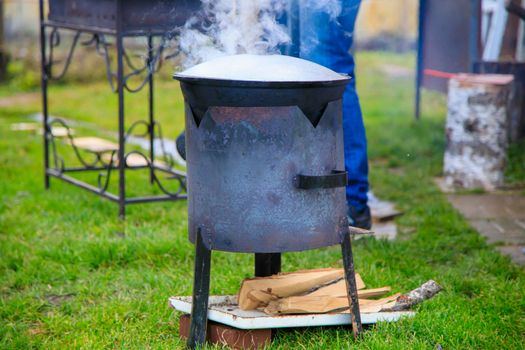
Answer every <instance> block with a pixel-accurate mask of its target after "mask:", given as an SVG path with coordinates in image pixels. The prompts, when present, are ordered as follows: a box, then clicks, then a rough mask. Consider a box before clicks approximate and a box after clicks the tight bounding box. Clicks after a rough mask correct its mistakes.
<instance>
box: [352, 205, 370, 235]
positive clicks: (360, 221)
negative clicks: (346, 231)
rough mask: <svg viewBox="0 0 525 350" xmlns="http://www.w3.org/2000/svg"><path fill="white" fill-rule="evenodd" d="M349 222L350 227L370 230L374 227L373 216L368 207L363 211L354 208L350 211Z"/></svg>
mask: <svg viewBox="0 0 525 350" xmlns="http://www.w3.org/2000/svg"><path fill="white" fill-rule="evenodd" d="M348 222H349V224H350V226H354V227H359V228H362V229H365V230H370V228H371V227H372V215H370V208H369V207H368V205H367V206H366V208H365V209H363V210H361V211H356V210H355V209H354V208H353V207H350V208H349V209H348Z"/></svg>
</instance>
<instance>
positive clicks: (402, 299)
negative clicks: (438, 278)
mask: <svg viewBox="0 0 525 350" xmlns="http://www.w3.org/2000/svg"><path fill="white" fill-rule="evenodd" d="M441 290H442V287H441V286H440V285H439V284H437V283H436V282H435V281H433V280H430V281H428V282H425V283H423V284H422V285H421V286H420V287H418V288H416V289H414V290H412V291H410V292H408V293H406V294H403V295H401V296H399V298H397V299H396V301H395V303H392V304H391V305H385V306H384V307H383V308H382V309H381V311H402V310H408V309H410V308H411V307H412V306H414V305H417V304H420V303H422V302H423V301H425V300H427V299H430V298H432V297H433V296H434V295H436V294H437V293H439V292H440V291H441Z"/></svg>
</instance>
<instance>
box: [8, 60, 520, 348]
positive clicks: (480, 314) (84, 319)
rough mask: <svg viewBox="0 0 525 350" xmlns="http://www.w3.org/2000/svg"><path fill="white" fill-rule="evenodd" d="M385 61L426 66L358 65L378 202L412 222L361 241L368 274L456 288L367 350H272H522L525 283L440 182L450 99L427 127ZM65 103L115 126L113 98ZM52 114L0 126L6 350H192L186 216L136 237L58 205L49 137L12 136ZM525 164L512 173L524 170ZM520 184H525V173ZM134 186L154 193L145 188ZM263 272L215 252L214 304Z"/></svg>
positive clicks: (165, 97) (168, 120) (311, 255)
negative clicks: (186, 336) (186, 315)
mask: <svg viewBox="0 0 525 350" xmlns="http://www.w3.org/2000/svg"><path fill="white" fill-rule="evenodd" d="M385 62H388V63H392V62H394V63H396V64H403V65H406V66H408V67H411V66H412V65H413V62H414V60H413V57H411V56H406V55H405V56H399V55H391V54H378V53H362V54H360V55H359V56H358V66H359V76H358V84H359V90H360V93H361V99H362V104H363V110H364V115H365V123H366V126H367V133H368V140H369V144H370V157H371V164H372V166H371V174H370V178H371V184H372V187H373V190H374V192H375V193H376V194H377V195H379V196H380V197H381V198H385V199H389V200H393V201H395V202H396V203H397V204H398V206H399V207H400V208H401V209H402V210H403V211H405V215H404V216H402V217H400V218H399V219H398V220H397V223H398V225H399V227H400V229H401V234H400V239H399V240H397V241H395V242H387V241H382V240H374V239H362V240H359V241H357V242H355V245H354V247H355V252H354V255H355V258H356V266H357V270H358V271H359V272H361V274H362V275H363V277H364V279H365V282H367V284H368V285H369V286H371V287H376V286H377V287H378V286H384V285H390V286H392V288H393V290H394V291H395V292H402V291H406V290H409V289H411V288H414V287H416V286H418V285H420V284H421V283H423V282H425V281H426V280H428V279H435V280H436V281H438V282H439V283H440V284H442V285H443V287H444V288H445V289H444V291H443V292H442V293H441V294H439V295H438V296H437V297H435V298H434V299H432V300H430V301H428V302H425V303H423V304H422V305H420V306H418V307H416V311H417V316H416V317H415V318H413V319H406V320H403V321H400V322H397V323H392V324H387V323H380V324H378V325H376V326H374V327H369V328H367V330H366V332H365V333H364V335H363V338H362V339H360V340H359V341H358V342H355V341H354V340H353V339H352V336H351V332H350V331H349V330H348V329H346V328H337V327H336V328H318V329H312V330H292V331H280V332H278V333H277V337H276V339H275V340H274V342H273V343H272V346H271V348H272V349H347V348H356V349H407V348H409V349H435V348H436V347H437V346H438V345H441V346H442V347H443V348H444V349H521V348H523V344H524V343H525V320H524V317H525V298H524V297H523V291H524V290H525V281H524V277H525V273H524V272H523V270H522V269H519V268H517V267H515V266H513V265H512V264H511V263H510V261H509V259H508V258H505V257H502V256H500V255H499V254H498V253H497V252H496V251H495V250H494V249H493V248H492V247H490V246H488V245H487V244H486V243H485V242H484V240H483V239H482V238H480V236H479V235H478V234H477V233H476V232H475V231H474V230H473V229H472V228H470V227H469V226H468V224H467V223H466V221H465V220H464V219H463V218H462V217H461V216H460V215H459V214H458V213H457V212H456V211H455V210H454V209H453V208H452V207H451V206H450V205H449V204H448V202H447V200H446V198H445V196H444V195H443V194H442V193H440V192H439V191H438V189H437V188H436V187H435V186H434V185H433V183H432V177H434V176H438V175H439V174H440V171H441V159H442V155H443V148H444V135H443V129H444V127H443V124H444V117H445V104H444V98H443V97H442V96H440V95H435V94H425V96H424V98H425V104H424V110H423V112H424V113H423V119H422V120H421V121H420V122H415V121H414V120H413V117H412V105H413V103H412V97H413V81H412V80H411V79H391V78H389V77H388V76H386V75H385V74H384V73H383V72H382V71H381V69H380V67H381V64H382V63H385ZM159 85H160V86H159V88H158V89H157V92H158V93H157V101H158V102H159V105H158V108H157V111H158V112H159V119H160V120H161V123H163V124H164V125H165V129H166V130H168V131H167V132H166V134H167V135H168V136H173V135H175V134H176V133H177V132H178V131H179V130H181V129H182V124H181V121H182V113H183V111H182V101H181V96H180V92H179V91H178V88H177V85H176V83H172V82H170V81H169V80H165V81H162V82H160V84H159ZM90 95H92V97H93V98H94V102H89V101H88V100H87V97H89V96H90ZM107 95H109V96H107ZM51 96H52V106H53V108H52V110H51V112H52V113H53V114H56V115H63V116H65V117H68V118H73V117H74V118H78V119H82V120H85V121H89V122H94V123H97V124H98V125H100V126H102V127H106V128H114V127H115V118H114V115H113V114H110V112H111V111H114V109H115V105H114V102H115V96H114V95H113V96H112V95H110V94H109V93H107V89H106V86H104V85H103V84H84V85H75V86H69V87H66V86H59V87H55V88H53V90H52V92H51ZM142 97H145V96H142ZM127 100H128V101H129V102H128V103H129V104H128V110H129V112H130V114H131V116H130V120H131V119H133V118H138V117H140V116H142V115H143V114H144V111H145V106H144V105H143V102H142V101H144V99H142V100H141V97H140V96H133V98H129V99H127ZM38 108H39V106H38V105H26V106H23V107H18V108H9V109H4V110H2V111H0V135H1V137H0V167H1V170H2V171H1V172H0V176H1V178H0V348H5V349H25V348H43V349H48V348H61V349H71V348H82V349H84V348H88V349H101V348H123V349H129V348H140V349H142V348H153V349H157V348H162V349H164V348H166V349H167V348H182V347H183V342H181V341H180V340H179V338H178V323H177V316H178V315H177V314H176V313H175V312H173V311H172V310H171V309H170V308H169V307H168V306H167V298H168V297H169V296H170V295H186V294H190V293H191V283H192V262H193V256H194V252H193V247H192V245H191V244H190V243H189V242H188V241H187V238H186V235H187V228H186V225H187V217H186V203H184V202H179V203H161V204H149V205H139V206H131V207H129V210H128V218H127V220H126V221H125V222H122V221H119V220H118V219H117V208H116V206H115V205H114V204H112V203H110V202H107V201H104V200H101V199H99V198H97V197H95V196H93V195H91V194H89V193H86V192H84V191H81V190H80V189H77V188H73V187H71V186H69V185H67V184H64V183H60V182H58V181H53V182H52V189H51V190H50V191H44V190H43V179H42V146H41V140H40V138H39V137H37V136H35V135H31V134H25V133H19V132H18V133H15V132H12V131H10V130H9V124H10V123H13V122H17V121H24V120H25V116H26V114H27V113H30V112H36V111H38ZM516 147H518V146H516ZM518 149H519V148H518ZM516 153H517V155H511V157H513V158H512V159H523V158H520V157H522V156H521V155H520V154H519V151H516ZM520 169H521V170H520ZM508 177H513V178H512V179H513V181H516V182H519V181H521V182H522V181H523V180H524V177H523V167H519V166H518V167H517V169H516V170H512V169H511V170H510V171H509V174H508ZM130 181H133V182H134V186H135V187H137V188H139V189H138V190H147V189H149V185H148V184H147V181H146V177H145V176H142V175H137V176H135V177H133V178H132V179H131V180H130ZM340 259H341V257H340V251H339V249H338V247H330V248H325V249H319V250H314V251H308V252H303V253H293V254H292V253H290V254H285V255H284V258H283V269H284V270H286V271H290V270H296V269H300V268H315V267H327V266H340V264H341V263H340ZM252 270H253V257H252V256H251V255H248V254H228V253H220V252H214V254H213V262H212V281H211V292H212V293H213V294H229V293H235V292H236V291H237V289H238V287H239V283H240V281H241V280H242V279H243V278H245V277H247V276H251V274H252Z"/></svg>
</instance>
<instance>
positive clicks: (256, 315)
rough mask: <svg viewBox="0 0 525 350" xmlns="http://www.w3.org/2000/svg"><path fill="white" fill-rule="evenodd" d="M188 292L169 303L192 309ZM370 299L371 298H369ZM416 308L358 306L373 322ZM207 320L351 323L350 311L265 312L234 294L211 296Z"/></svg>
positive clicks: (272, 324) (264, 324)
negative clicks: (242, 305)
mask: <svg viewBox="0 0 525 350" xmlns="http://www.w3.org/2000/svg"><path fill="white" fill-rule="evenodd" d="M191 301H192V297H191V296H178V297H171V298H170V299H169V304H170V305H171V306H172V307H173V308H174V309H175V310H178V311H181V312H183V313H189V312H191ZM370 302H374V300H371V301H370ZM413 316H415V312H412V311H401V312H364V311H363V310H361V321H362V323H363V324H374V323H376V322H379V321H381V322H395V321H398V320H399V319H401V318H403V317H413ZM208 320H210V321H215V322H218V323H222V324H226V325H229V326H231V327H235V328H239V329H268V328H292V327H319V326H340V325H350V324H351V317H350V314H349V311H345V312H341V313H326V314H298V315H278V316H274V315H268V314H265V313H264V312H263V311H261V310H247V311H245V310H241V309H240V308H239V305H238V304H237V297H236V296H227V295H225V296H210V298H209V309H208Z"/></svg>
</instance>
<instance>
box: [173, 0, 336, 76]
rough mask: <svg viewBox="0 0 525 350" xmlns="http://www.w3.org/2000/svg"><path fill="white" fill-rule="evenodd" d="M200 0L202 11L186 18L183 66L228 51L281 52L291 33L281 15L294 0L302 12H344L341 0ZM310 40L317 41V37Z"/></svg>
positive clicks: (181, 41) (181, 45) (182, 37)
mask: <svg viewBox="0 0 525 350" xmlns="http://www.w3.org/2000/svg"><path fill="white" fill-rule="evenodd" d="M201 1H202V7H203V9H202V11H201V12H200V13H198V14H196V15H195V16H194V17H192V18H190V19H189V20H188V21H187V22H186V24H185V25H184V28H183V29H182V31H181V35H180V38H179V50H180V52H181V53H182V56H183V57H182V63H183V68H189V67H192V66H194V65H196V64H198V63H202V62H205V61H208V60H210V59H213V58H217V57H221V56H227V55H236V54H256V55H266V54H278V53H280V52H279V49H280V47H281V46H282V45H285V44H287V43H289V42H290V35H289V28H288V27H287V26H286V23H279V21H278V18H279V17H280V16H281V15H283V14H284V13H285V12H286V11H287V10H288V9H289V8H290V6H291V3H292V2H293V1H296V2H297V4H298V5H299V9H300V10H299V15H300V14H301V13H304V12H305V11H309V12H311V11H324V12H326V13H327V14H328V15H329V17H330V19H332V20H334V21H336V20H337V17H338V16H339V14H340V13H341V1H340V0H201ZM301 22H302V21H301ZM301 24H303V23H301ZM309 42H310V43H315V42H316V38H309ZM304 49H305V48H302V50H304ZM306 49H308V50H309V49H310V48H306Z"/></svg>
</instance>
